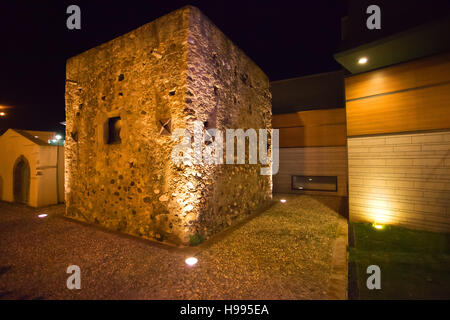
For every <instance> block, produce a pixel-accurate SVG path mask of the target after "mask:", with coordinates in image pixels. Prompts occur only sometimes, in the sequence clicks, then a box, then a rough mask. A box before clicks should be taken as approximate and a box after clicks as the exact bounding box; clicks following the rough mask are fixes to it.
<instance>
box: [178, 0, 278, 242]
mask: <svg viewBox="0 0 450 320" xmlns="http://www.w3.org/2000/svg"><path fill="white" fill-rule="evenodd" d="M189 25H190V28H189V35H188V44H189V52H188V77H187V91H186V102H187V106H186V108H187V110H188V117H189V118H188V123H189V124H190V123H191V122H192V121H193V120H200V121H202V122H203V123H204V124H205V128H206V129H211V128H214V129H218V130H220V131H221V132H222V133H223V134H224V140H225V130H226V129H238V128H241V129H243V130H247V129H249V128H253V129H256V130H257V132H258V129H266V128H267V129H270V128H271V120H272V106H271V94H270V91H269V79H268V78H267V76H266V75H265V74H264V73H263V72H262V71H261V69H260V68H259V67H258V66H256V65H255V64H254V63H253V61H251V60H250V59H249V58H248V57H247V56H246V55H245V54H244V53H243V52H242V51H241V50H240V49H239V48H238V47H236V46H235V45H234V44H233V43H232V42H231V41H230V40H229V39H228V38H227V37H226V36H225V35H224V34H223V33H222V32H221V31H220V30H219V29H218V28H217V27H216V26H215V25H214V24H213V23H212V22H211V21H210V20H209V19H208V18H207V17H205V16H204V15H202V14H201V12H200V11H199V10H198V9H196V8H192V10H191V16H190V22H189ZM190 125H191V124H190ZM225 150H226V148H225V149H224V155H225ZM247 154H248V152H247ZM246 163H247V164H240V165H238V164H235V165H230V164H224V165H219V166H216V165H211V166H206V165H203V166H196V168H195V169H194V170H198V171H199V172H201V174H202V176H201V178H200V179H197V180H198V181H197V182H194V183H197V184H198V188H197V195H196V196H197V197H198V198H200V199H201V201H200V203H199V205H198V206H197V208H198V210H199V211H198V213H199V214H198V219H197V220H196V226H197V229H198V232H199V233H200V234H202V235H204V236H209V235H211V234H214V233H216V232H217V231H220V230H222V229H223V228H225V227H227V226H229V225H231V224H233V223H234V222H236V221H238V220H240V219H241V218H243V217H245V216H246V215H247V214H249V213H251V212H252V211H254V210H257V209H259V208H261V207H263V206H265V205H266V204H267V203H268V201H269V200H270V199H271V197H272V180H271V179H272V176H271V175H261V174H260V169H261V165H260V164H258V165H255V164H252V165H251V164H248V159H247V162H246Z"/></svg>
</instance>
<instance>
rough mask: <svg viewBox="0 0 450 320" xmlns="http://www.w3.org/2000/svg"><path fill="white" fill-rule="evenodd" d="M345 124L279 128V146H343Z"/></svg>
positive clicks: (345, 139) (344, 141) (344, 142)
mask: <svg viewBox="0 0 450 320" xmlns="http://www.w3.org/2000/svg"><path fill="white" fill-rule="evenodd" d="M346 142H347V138H346V128H345V124H337V125H328V126H320V127H293V128H281V129H280V147H281V148H289V147H317V146H345V144H346Z"/></svg>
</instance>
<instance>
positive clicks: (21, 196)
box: [13, 156, 30, 204]
mask: <svg viewBox="0 0 450 320" xmlns="http://www.w3.org/2000/svg"><path fill="white" fill-rule="evenodd" d="M13 191H14V201H15V202H18V203H24V204H28V196H29V194H30V165H29V164H28V160H27V159H26V158H25V157H24V156H20V157H19V158H17V160H16V163H15V165H14V172H13Z"/></svg>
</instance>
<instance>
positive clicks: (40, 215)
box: [38, 213, 48, 218]
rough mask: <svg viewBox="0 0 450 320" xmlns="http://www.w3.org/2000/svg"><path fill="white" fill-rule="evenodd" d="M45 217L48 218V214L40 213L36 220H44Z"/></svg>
mask: <svg viewBox="0 0 450 320" xmlns="http://www.w3.org/2000/svg"><path fill="white" fill-rule="evenodd" d="M47 216H48V214H46V213H41V214H39V215H38V218H45V217H47Z"/></svg>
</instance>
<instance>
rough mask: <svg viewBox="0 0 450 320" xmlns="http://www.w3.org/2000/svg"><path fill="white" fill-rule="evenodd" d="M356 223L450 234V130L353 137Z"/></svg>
mask: <svg viewBox="0 0 450 320" xmlns="http://www.w3.org/2000/svg"><path fill="white" fill-rule="evenodd" d="M348 159H349V160H348V174H349V202H350V203H349V205H350V219H351V220H353V221H370V222H373V221H377V222H380V223H388V224H396V225H400V226H404V227H408V228H414V229H423V230H430V231H442V232H450V131H440V132H428V133H423V132H422V133H408V134H387V135H377V136H369V137H349V138H348Z"/></svg>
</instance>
